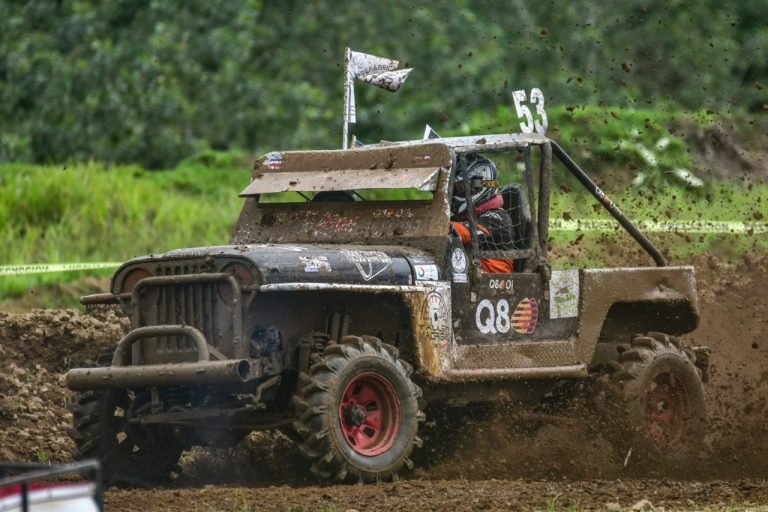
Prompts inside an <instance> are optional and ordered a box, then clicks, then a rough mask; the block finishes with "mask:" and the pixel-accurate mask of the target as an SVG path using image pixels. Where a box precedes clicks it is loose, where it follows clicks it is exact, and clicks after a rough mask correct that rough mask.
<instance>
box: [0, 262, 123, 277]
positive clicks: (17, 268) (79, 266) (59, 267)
mask: <svg viewBox="0 0 768 512" xmlns="http://www.w3.org/2000/svg"><path fill="white" fill-rule="evenodd" d="M119 265H120V263H31V264H24V265H0V276H17V275H23V274H43V273H46V272H72V271H75V270H94V269H101V268H115V267H118V266H119Z"/></svg>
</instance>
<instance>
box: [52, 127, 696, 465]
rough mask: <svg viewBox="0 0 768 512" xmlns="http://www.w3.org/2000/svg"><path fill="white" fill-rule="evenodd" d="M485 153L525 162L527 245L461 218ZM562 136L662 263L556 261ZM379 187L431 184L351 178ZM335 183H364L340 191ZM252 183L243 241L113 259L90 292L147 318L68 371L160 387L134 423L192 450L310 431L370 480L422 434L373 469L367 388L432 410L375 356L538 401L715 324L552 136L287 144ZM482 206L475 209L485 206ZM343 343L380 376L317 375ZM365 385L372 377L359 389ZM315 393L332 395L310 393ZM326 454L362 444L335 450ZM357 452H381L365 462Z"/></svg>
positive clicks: (480, 392)
mask: <svg viewBox="0 0 768 512" xmlns="http://www.w3.org/2000/svg"><path fill="white" fill-rule="evenodd" d="M475 152H482V153H483V154H486V155H489V156H491V157H494V156H499V157H500V158H501V155H503V154H505V153H508V154H512V155H513V157H512V160H511V161H512V162H513V163H512V164H511V165H510V169H512V170H516V171H517V174H518V176H519V179H518V181H517V182H516V183H515V184H514V185H513V186H512V187H511V188H509V189H506V190H505V193H506V194H507V195H506V196H505V207H506V208H507V209H509V210H510V212H511V213H512V216H513V217H514V218H515V219H516V225H517V229H518V231H519V233H518V235H517V237H518V239H517V242H518V243H516V246H515V248H514V249H505V250H504V251H495V252H494V253H493V254H488V253H487V252H483V251H480V250H479V247H478V244H477V241H474V243H473V244H472V245H470V246H463V245H462V244H461V242H460V240H459V239H458V238H456V237H454V236H451V235H450V234H449V230H448V226H449V223H450V201H451V193H450V191H451V190H452V187H453V179H454V169H456V167H457V165H458V164H459V163H460V161H461V159H462V158H464V157H465V155H467V154H470V153H475ZM553 153H554V155H555V157H556V159H557V160H560V161H561V162H562V163H563V164H564V166H565V167H566V169H568V170H570V171H571V172H572V173H573V174H574V175H575V176H576V177H577V178H578V179H579V180H580V181H581V182H582V183H583V184H584V185H585V186H586V187H587V188H588V189H589V190H590V192H592V193H593V195H595V197H597V198H598V199H599V201H600V202H601V204H603V205H604V206H606V208H607V209H608V210H609V211H610V212H611V213H612V214H613V215H614V216H615V217H616V218H617V221H618V222H620V223H621V224H623V225H624V226H625V227H626V228H627V229H628V230H629V231H630V234H632V235H633V236H634V237H635V238H636V239H637V240H638V242H639V243H640V244H641V245H642V246H643V247H645V248H646V250H648V251H649V254H650V255H651V257H652V258H653V259H654V260H655V261H656V266H654V267H644V268H612V269H580V268H578V262H574V265H572V266H571V267H570V268H563V269H558V268H552V267H551V266H550V264H549V263H548V258H547V254H548V250H549V248H548V246H547V240H548V239H549V234H548V222H549V215H548V212H549V193H550V180H551V174H552V160H553ZM534 161H535V162H534ZM362 189H376V190H385V191H389V190H392V189H411V190H415V191H420V193H421V195H419V198H418V199H412V200H385V201H375V200H367V201H362V200H352V199H354V196H353V195H351V194H349V191H352V190H362ZM291 193H299V194H300V197H303V198H305V199H307V200H306V201H304V202H298V203H297V202H293V203H286V202H267V201H265V198H266V197H269V195H270V194H282V195H283V196H285V195H286V194H291ZM323 193H333V194H339V193H340V194H342V195H343V194H346V196H339V195H336V196H333V195H332V196H330V198H329V199H330V200H324V199H323V198H322V195H321V194H323ZM241 195H242V196H244V198H245V201H244V206H243V209H242V212H241V215H240V218H239V219H238V222H237V225H236V227H235V230H234V233H233V236H232V239H231V241H230V244H229V245H223V246H218V247H202V248H194V249H180V250H176V251H171V252H169V253H166V254H160V255H152V256H147V257H142V258H136V259H133V260H131V261H129V262H127V263H125V264H124V265H122V266H121V267H120V269H118V271H117V272H116V273H115V275H114V277H113V279H112V285H111V290H110V292H109V293H107V294H100V295H96V296H89V297H85V298H84V299H83V302H84V303H86V304H98V303H112V304H119V305H120V306H121V307H122V308H123V310H124V311H125V313H126V314H127V315H128V316H129V317H130V319H131V329H132V330H131V332H130V333H129V334H128V335H127V336H126V337H125V338H124V339H122V340H120V342H119V343H118V345H117V347H116V349H115V351H114V353H113V354H111V357H110V358H105V364H107V363H109V364H108V365H105V366H104V367H103V368H91V369H77V370H72V371H70V372H69V373H68V375H67V384H68V386H69V387H70V388H72V389H73V390H76V391H79V392H81V393H86V394H87V393H88V392H94V391H97V390H98V391H99V392H101V393H108V392H113V393H117V392H118V390H120V392H127V391H128V390H132V391H130V393H131V396H133V400H134V401H135V400H137V398H136V397H137V396H139V395H145V397H144V398H142V399H141V406H140V407H139V406H136V407H133V406H132V407H133V409H132V410H131V413H132V414H134V415H135V417H134V418H133V419H132V420H131V421H132V422H133V424H135V425H137V426H140V427H141V428H150V427H151V428H158V429H160V428H166V427H169V426H171V427H172V430H173V436H175V439H179V440H180V441H179V443H180V444H179V446H180V447H188V446H190V445H193V444H215V443H217V442H219V441H220V440H221V439H222V437H223V436H222V435H221V433H222V432H225V433H236V432H247V431H250V430H256V429H267V428H283V429H295V430H296V432H297V433H298V436H297V437H299V438H300V442H302V443H303V444H302V447H303V451H304V452H305V453H306V454H307V456H308V458H309V459H310V461H311V462H313V464H312V468H313V472H314V473H316V474H317V475H319V476H320V477H322V478H326V479H330V480H334V479H343V478H344V477H345V476H347V469H348V468H349V469H350V471H351V474H352V476H354V477H356V478H358V479H361V480H369V479H374V478H375V479H378V478H380V477H382V476H383V477H388V476H390V475H394V473H395V472H396V470H397V469H399V467H400V466H402V465H403V464H405V465H410V464H409V462H410V461H409V459H408V453H410V449H407V450H405V452H407V453H405V455H404V456H403V457H400V459H402V460H398V461H395V462H392V463H390V462H388V461H385V462H384V463H382V464H383V465H382V466H381V467H378V466H377V467H376V468H374V469H371V470H370V471H367V470H365V469H360V467H364V466H365V463H366V462H367V461H369V460H370V459H377V457H378V458H381V457H383V456H384V455H385V454H384V452H386V451H387V450H388V449H389V447H390V446H391V445H392V442H391V441H386V440H384V441H381V442H380V443H373V444H371V445H370V446H369V445H368V444H366V443H367V442H368V438H366V437H365V436H363V435H362V434H360V436H361V437H360V438H359V439H357V440H356V439H355V438H354V436H356V435H358V434H356V433H355V432H357V431H356V430H355V429H357V428H358V427H360V428H363V427H364V422H365V420H364V417H365V412H364V411H363V410H362V409H359V406H355V407H358V409H354V407H353V406H351V405H349V404H350V403H353V402H355V400H354V399H355V397H356V395H355V393H367V394H370V395H371V396H378V395H377V393H378V394H380V395H382V396H383V398H382V400H383V406H382V407H383V410H384V413H386V414H385V416H386V415H388V414H389V415H391V416H394V417H396V418H399V417H400V416H401V415H402V416H408V415H410V416H413V418H411V419H412V420H413V421H414V422H417V421H419V420H421V419H423V414H422V413H421V410H420V408H421V405H418V407H416V406H414V407H416V408H415V409H414V411H411V412H408V411H407V410H406V409H408V407H410V405H408V404H407V403H405V402H403V403H402V404H401V403H400V402H397V404H395V403H394V402H395V401H393V403H392V404H389V405H387V400H388V399H387V396H386V395H387V394H388V392H389V391H392V390H393V386H394V387H395V388H396V387H397V385H396V384H395V385H391V384H390V383H389V381H388V380H387V378H384V377H381V376H380V375H379V374H376V373H375V372H366V371H364V369H365V368H366V364H368V363H366V362H365V361H363V359H362V358H363V357H364V356H365V355H366V354H368V355H369V356H370V357H383V358H384V359H386V360H387V363H386V364H387V365H390V366H391V367H392V368H395V370H396V371H395V370H393V371H394V372H395V373H398V372H399V373H401V374H403V375H405V376H406V380H407V381H408V382H409V383H410V382H411V380H412V381H413V382H414V384H413V386H412V388H408V389H409V390H410V391H406V392H405V395H403V396H406V395H408V396H410V395H409V394H412V395H413V397H415V398H414V400H416V401H417V402H418V403H419V404H421V400H420V398H419V397H420V395H421V392H420V391H419V387H421V388H423V389H424V391H425V397H426V398H427V399H428V400H430V401H435V402H446V401H448V402H462V403H463V402H471V401H474V400H487V399H489V397H491V396H493V395H492V394H489V393H487V391H486V390H487V389H488V388H487V384H488V383H489V382H493V383H499V382H503V383H504V385H505V387H506V389H508V390H511V391H512V392H514V394H515V396H516V397H518V398H521V399H533V400H536V399H538V398H539V397H540V396H541V395H542V394H543V393H544V392H546V390H547V389H549V388H550V387H551V386H552V385H553V384H554V383H556V382H558V381H562V380H563V379H571V378H585V377H588V376H590V375H591V374H593V373H594V372H595V371H597V369H598V368H602V367H604V366H605V365H607V364H609V363H611V362H615V361H620V360H621V356H622V354H623V353H627V352H631V351H632V350H633V346H632V342H631V338H632V335H633V334H635V333H644V332H655V331H659V332H664V333H666V334H668V335H672V336H677V335H681V334H684V333H687V332H690V331H691V330H693V329H694V328H695V327H696V325H697V323H698V311H697V298H696V288H695V278H694V271H693V268H692V267H687V266H683V267H672V266H666V264H665V262H664V260H663V258H662V257H661V255H660V254H659V253H658V251H656V249H655V248H654V247H653V246H652V245H651V244H650V242H648V241H647V240H646V239H645V238H644V237H643V236H642V235H641V234H640V233H639V232H637V230H636V229H634V227H633V226H632V225H631V223H629V221H627V220H626V219H625V218H624V216H623V215H622V214H621V212H620V211H619V210H618V208H617V207H616V206H615V205H614V204H613V203H612V201H611V200H610V199H609V198H608V197H607V196H605V194H603V193H602V191H600V189H599V188H598V187H597V186H595V185H594V183H592V182H591V180H590V179H589V178H588V177H587V176H586V174H584V173H583V171H581V169H579V168H578V166H577V165H576V164H575V163H573V161H572V160H570V158H568V156H567V155H566V154H565V152H564V151H563V150H562V149H561V148H560V147H559V146H557V145H556V144H555V143H554V142H553V141H551V140H549V139H547V138H545V137H540V136H537V135H491V136H484V137H471V138H447V139H439V140H432V141H411V142H402V143H386V144H385V143H382V144H378V145H373V146H366V147H362V148H355V149H351V150H338V151H303V152H283V153H269V154H268V155H265V156H264V157H263V158H261V159H259V160H258V161H257V162H256V164H255V167H254V171H253V177H252V181H251V183H250V185H249V186H248V187H247V188H246V189H245V190H244V191H243V192H242V193H241ZM363 195H364V194H363ZM417 195H418V194H417ZM312 196H315V200H313V201H310V200H309V199H310V198H311V197H312ZM358 199H359V197H358ZM468 222H469V223H470V225H471V226H473V227H475V226H476V223H477V219H476V218H475V216H474V215H473V214H472V213H470V215H469V219H468ZM487 256H500V257H505V258H508V259H512V260H514V261H515V267H516V271H515V272H514V273H512V274H486V273H482V272H481V271H480V270H479V265H478V262H479V259H480V258H481V257H487ZM352 338H354V339H353V340H352V341H350V339H352ZM344 340H347V341H345V342H344V343H346V344H344V343H342V342H343V341H344ZM664 343H667V344H669V342H668V341H664ZM642 344H644V345H648V344H649V342H647V341H645V342H642ZM674 344H675V345H677V341H676V340H675V341H674ZM334 345H336V347H337V348H332V347H333V346H334ZM382 346H383V347H385V349H382V348H381V347H382ZM339 347H340V348H339ZM393 347H394V348H393ZM342 349H343V350H342ZM347 349H349V350H347ZM333 357H337V358H340V361H341V362H340V363H339V364H342V363H344V364H347V363H348V362H349V361H351V363H348V364H352V365H355V364H356V365H357V366H356V367H355V368H358V367H359V368H358V370H355V371H357V372H358V374H363V375H364V376H366V375H367V376H368V377H360V379H362V380H361V381H360V382H358V380H356V379H358V377H355V376H354V375H352V373H353V370H348V372H350V375H351V376H349V377H347V381H349V382H351V383H352V384H349V385H347V386H346V387H344V386H342V388H343V389H342V388H340V389H339V391H338V392H337V394H338V395H339V396H330V397H329V396H326V395H321V396H317V397H315V396H314V395H312V394H311V393H310V391H306V390H305V391H302V389H305V388H306V389H308V388H313V387H314V388H324V387H325V388H328V387H329V385H330V387H333V386H332V384H333V382H335V381H324V380H323V379H324V378H325V377H323V375H322V369H318V368H319V367H320V366H323V365H325V366H323V368H326V367H328V368H331V370H333V371H331V373H334V372H336V370H335V369H334V368H335V367H334V364H336V363H333V361H332V358H333ZM323 358H325V359H326V362H323V361H324V359H323ZM329 358H330V359H329ZM107 359H110V360H109V361H107ZM700 359H701V358H700ZM328 360H331V362H328ZM358 360H359V361H358ZM375 362H376V361H374V363H375ZM690 362H691V364H693V362H694V358H692V357H691V358H690ZM342 366H343V365H342ZM410 366H413V369H414V372H413V374H411V372H410ZM699 366H700V367H701V366H702V363H701V360H700V361H699ZM339 371H347V370H345V369H344V368H342V369H341V370H339ZM385 373H386V372H385ZM329 378H330V377H329ZM397 378H400V377H397ZM313 379H315V380H314V381H313ZM318 379H319V381H317V380H318ZM366 379H367V380H366ZM329 382H331V384H329ZM353 384H354V385H358V386H362V387H361V388H359V389H363V391H354V390H353V389H352V388H350V387H349V386H353ZM408 385H409V386H410V384H408ZM353 387H354V386H353ZM393 394H394V393H393ZM358 398H359V397H358ZM417 399H418V400H417ZM313 400H314V401H320V402H323V403H322V404H320V403H314V405H313V404H309V405H308V402H313ZM349 400H351V402H350V401H349ZM403 400H405V398H403V399H402V400H401V401H403ZM327 402H332V403H327ZM355 403H357V402H355ZM414 403H416V402H414ZM339 404H342V405H339ZM344 404H347V405H344ZM348 405H349V407H348ZM318 407H320V408H321V409H323V411H324V410H325V409H324V408H327V407H330V408H332V409H334V410H338V417H337V420H338V421H336V420H333V417H332V416H331V419H330V420H327V421H326V420H323V421H325V423H323V425H324V427H317V428H315V427H313V426H312V421H314V420H312V419H311V418H309V417H310V416H312V414H317V415H321V412H318V411H319V409H318ZM387 407H389V408H387ZM313 411H314V412H313ZM80 414H81V415H85V412H83V411H81V412H80ZM323 414H324V413H323ZM334 414H335V412H334ZM369 414H371V413H369ZM356 415H357V416H356ZM358 416H360V418H363V419H359V418H358ZM377 417H378V416H377ZM308 418H309V419H308ZM76 419H77V414H76ZM406 419H407V418H406ZM334 421H336V422H337V423H339V425H341V427H342V430H341V431H340V432H341V434H340V436H341V438H344V437H345V436H346V439H347V441H348V442H349V443H351V445H350V446H351V447H352V451H351V452H350V453H351V455H350V457H352V458H349V460H346V459H344V457H345V456H344V450H345V449H347V448H349V447H346V448H345V447H334V446H335V445H331V446H330V447H329V446H325V445H323V449H324V450H325V449H327V450H330V451H331V452H333V454H332V455H328V456H327V457H326V453H320V454H319V455H318V454H316V453H315V451H316V450H314V449H313V448H312V447H313V444H312V443H313V442H316V441H317V439H315V438H314V437H316V435H317V434H318V432H317V429H319V430H320V431H321V432H325V434H327V430H328V429H329V428H330V429H331V431H333V427H334ZM387 421H388V420H379V423H378V424H377V426H376V427H375V429H383V430H386V429H387V428H388V427H387V425H390V424H391V421H390V423H387ZM398 421H399V420H398ZM409 421H410V420H409ZM317 422H320V420H317ZM329 422H330V426H329V424H328V423H329ZM359 422H363V425H362V427H361V423H359ZM319 424H320V423H318V425H319ZM392 425H394V424H392ZM414 425H415V424H414ZM392 428H394V429H396V430H397V432H401V431H408V432H411V431H412V432H411V434H409V435H412V439H408V440H407V442H408V443H413V444H419V441H418V437H417V435H416V428H417V426H413V428H412V427H411V426H408V427H407V428H406V427H405V426H403V427H402V428H400V427H398V426H397V425H395V426H393V427H392ZM323 429H325V430H323ZM371 432H373V431H371ZM217 433H218V434H217ZM166 434H167V435H170V434H169V433H168V432H165V433H164V434H163V436H165V435H166ZM325 434H323V435H325ZM398 435H399V434H398ZM370 436H373V433H369V437H370ZM234 438H238V436H237V435H234ZM163 439H165V438H164V437H163ZM147 442H149V443H150V444H151V443H154V442H155V441H154V440H153V441H151V442H150V441H147ZM318 442H319V441H318ZM358 442H359V443H361V444H359V445H358V444H357V443H358ZM397 442H398V441H397V439H396V440H395V446H396V445H397ZM342 444H343V443H342ZM363 445H365V449H363V448H362V446H363ZM145 448H146V447H145ZM336 449H338V452H339V453H338V454H337V453H336V452H335V451H334V450H336ZM81 451H82V450H81ZM323 457H326V458H329V459H338V458H341V459H344V461H342V462H338V461H335V460H334V461H333V462H332V463H328V464H327V465H326V464H324V463H323V460H324V459H323ZM354 457H357V458H358V459H364V460H363V461H362V462H360V461H358V462H359V464H358V462H355V461H356V460H357V459H354ZM366 457H367V458H366ZM326 466H328V467H326ZM328 468H331V469H328ZM366 471H367V472H366Z"/></svg>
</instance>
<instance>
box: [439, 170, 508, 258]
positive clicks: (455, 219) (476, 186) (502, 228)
mask: <svg viewBox="0 0 768 512" xmlns="http://www.w3.org/2000/svg"><path fill="white" fill-rule="evenodd" d="M458 165H459V166H458V169H457V171H456V177H455V178H454V183H453V198H452V200H451V231H452V232H453V233H454V234H456V235H457V236H459V237H460V238H461V242H462V243H463V244H464V245H465V246H467V245H471V242H472V236H471V233H470V228H469V219H468V218H467V206H468V205H467V191H466V190H465V187H470V190H469V196H470V203H471V204H472V205H473V206H474V211H475V219H476V221H477V242H478V246H479V248H480V250H481V251H499V250H510V249H513V248H514V245H513V233H512V218H511V217H510V216H509V213H507V211H506V210H504V200H503V198H502V197H501V194H500V193H499V182H498V171H497V170H496V165H495V164H494V163H493V162H492V161H491V160H489V159H488V158H485V157H484V156H480V155H468V156H467V157H466V159H461V160H460V163H459V164H458ZM480 267H481V268H482V269H483V272H488V273H511V272H512V271H513V270H514V265H513V262H512V260H511V259H501V258H483V259H481V260H480Z"/></svg>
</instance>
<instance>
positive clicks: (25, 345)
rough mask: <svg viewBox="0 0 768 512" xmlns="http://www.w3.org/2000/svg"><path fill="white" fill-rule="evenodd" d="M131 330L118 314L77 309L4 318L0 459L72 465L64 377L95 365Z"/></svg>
mask: <svg viewBox="0 0 768 512" xmlns="http://www.w3.org/2000/svg"><path fill="white" fill-rule="evenodd" d="M126 328H127V322H126V320H125V319H120V318H117V317H116V316H115V315H114V314H113V313H107V314H106V315H105V316H104V317H102V319H97V318H94V317H90V316H86V315H83V314H81V313H79V312H78V311H76V310H35V311H32V312H30V313H24V314H11V313H0V460H26V461H40V462H48V461H52V462H65V461H69V460H71V456H72V450H73V449H74V445H73V444H72V442H71V441H70V439H69V437H68V436H67V434H66V432H67V429H68V428H69V426H70V423H71V417H70V414H69V412H68V411H67V410H66V400H67V398H68V397H69V392H68V391H67V390H66V388H64V383H63V381H62V376H63V372H65V371H66V370H68V369H69V368H70V367H77V366H81V365H90V364H92V361H91V359H92V358H93V357H95V355H96V354H97V353H98V351H99V349H100V348H101V347H105V346H111V345H114V344H115V343H116V341H117V340H118V339H119V338H120V337H121V336H122V333H123V331H124V330H125V329H126Z"/></svg>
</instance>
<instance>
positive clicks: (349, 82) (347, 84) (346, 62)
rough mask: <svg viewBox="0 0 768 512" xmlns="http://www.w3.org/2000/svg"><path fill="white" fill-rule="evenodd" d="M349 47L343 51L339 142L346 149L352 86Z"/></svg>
mask: <svg viewBox="0 0 768 512" xmlns="http://www.w3.org/2000/svg"><path fill="white" fill-rule="evenodd" d="M349 52H350V49H349V48H347V51H346V52H345V53H344V140H343V141H342V143H341V149H347V145H348V141H349V92H350V91H349V88H350V87H354V85H353V84H352V80H350V76H349V57H350V54H349Z"/></svg>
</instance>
